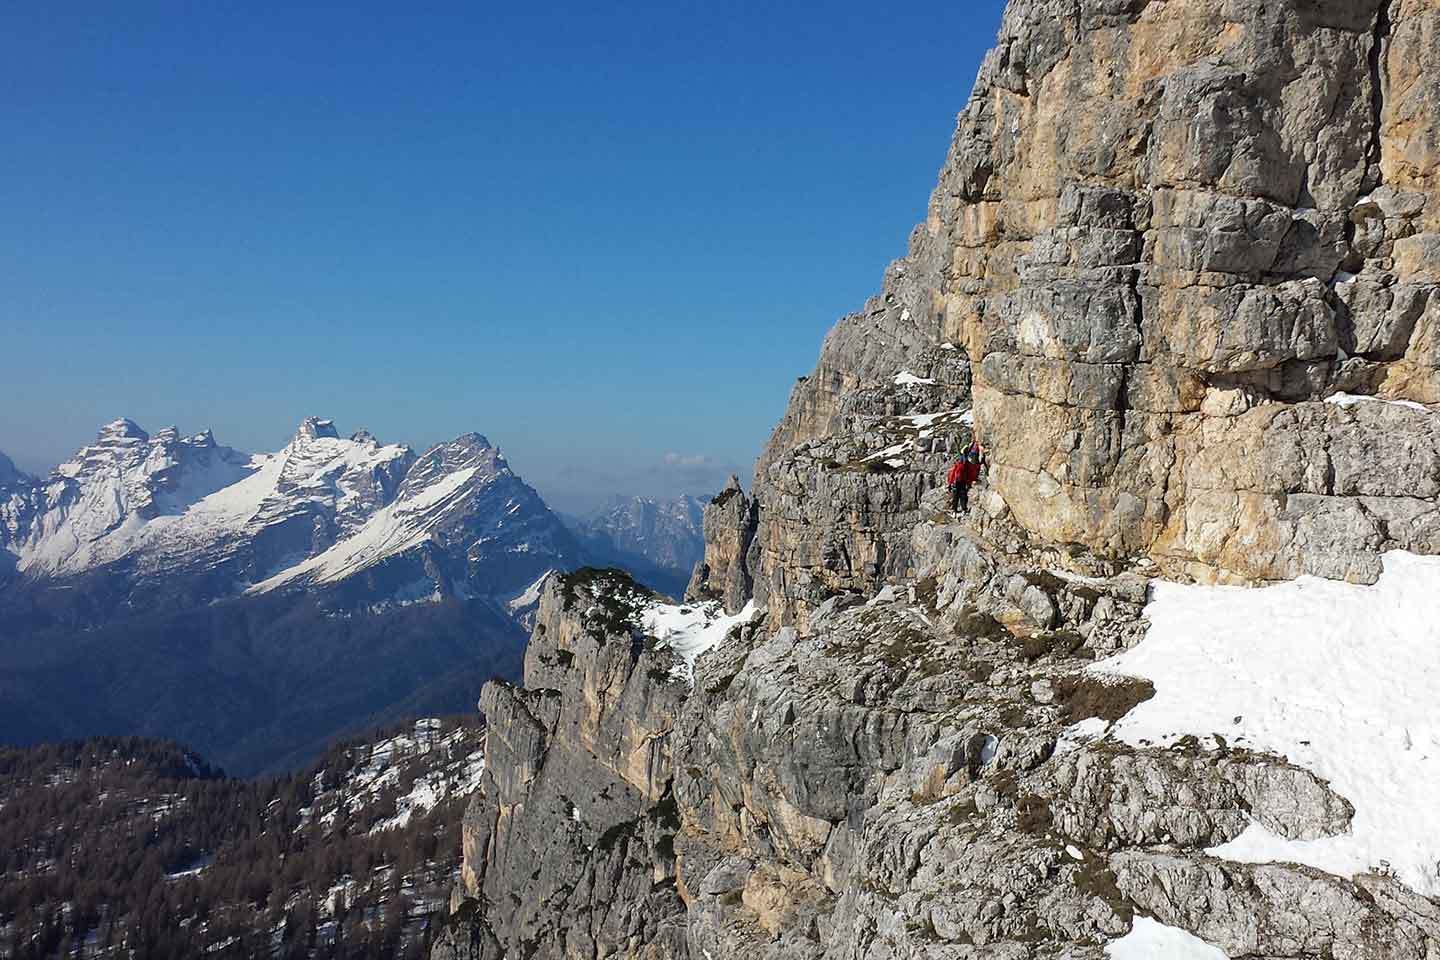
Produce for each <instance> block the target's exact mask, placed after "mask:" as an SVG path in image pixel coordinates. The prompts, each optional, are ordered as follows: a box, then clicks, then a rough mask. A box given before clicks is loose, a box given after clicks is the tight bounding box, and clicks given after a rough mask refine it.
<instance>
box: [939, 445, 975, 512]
mask: <svg viewBox="0 0 1440 960" xmlns="http://www.w3.org/2000/svg"><path fill="white" fill-rule="evenodd" d="M984 462H985V448H984V447H982V446H981V445H980V441H979V440H971V441H970V446H969V448H968V449H966V451H965V452H964V453H962V454H960V456H959V457H957V458H956V460H955V463H954V464H953V465H952V466H951V467H950V473H949V474H948V475H947V476H946V478H945V482H946V483H948V484H949V485H950V511H951V512H952V513H954V512H960V511H963V512H965V513H969V512H970V484H972V483H975V482H976V481H978V480H979V479H980V467H981V465H982V464H984Z"/></svg>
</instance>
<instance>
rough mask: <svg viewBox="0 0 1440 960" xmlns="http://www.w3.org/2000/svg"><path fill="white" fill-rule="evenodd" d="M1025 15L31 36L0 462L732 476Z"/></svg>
mask: <svg viewBox="0 0 1440 960" xmlns="http://www.w3.org/2000/svg"><path fill="white" fill-rule="evenodd" d="M1002 7H1003V3H1002V2H1001V0H977V2H964V3H948V4H918V3H907V2H901V3H892V4H884V5H876V4H873V3H867V4H858V3H849V2H841V3H835V4H829V5H808V6H802V5H785V4H768V3H767V4H759V3H739V4H734V3H732V4H720V3H690V2H685V0H679V2H668V3H663V4H661V3H655V4H651V3H628V4H578V3H563V4H562V3H556V4H550V3H534V4H503V5H502V4H492V3H478V4H476V3H468V4H461V3H454V4H449V3H441V4H388V3H387V4H378V3H367V2H359V3H347V4H334V5H328V6H325V5H313V4H226V5H222V4H190V3H173V4H154V3H145V2H140V0H137V2H131V3H126V4H124V5H123V6H116V5H114V4H109V3H90V4H87V3H75V4H63V5H61V4H40V3H32V4H12V5H8V6H7V7H6V9H5V10H4V11H3V12H0V124H3V127H0V130H3V140H0V145H3V148H0V209H3V210H4V214H3V216H0V450H3V451H5V452H6V453H8V454H10V455H11V456H12V457H13V458H14V459H15V460H16V462H17V463H18V464H20V466H21V467H22V468H26V469H30V470H32V471H38V470H43V469H46V468H48V467H49V466H51V465H53V464H54V463H55V462H57V461H59V460H61V459H63V458H64V457H65V456H66V455H67V454H68V453H69V452H71V451H72V450H73V449H74V448H76V447H77V446H79V445H80V444H82V443H84V442H86V441H88V440H89V439H90V438H92V437H93V435H94V433H95V430H96V429H97V428H98V426H99V425H100V424H101V423H104V422H106V421H108V420H111V419H114V418H115V417H116V416H120V415H125V416H129V417H131V418H133V419H135V420H136V421H138V422H139V423H141V425H143V426H145V427H146V428H147V429H150V430H156V429H158V428H160V427H162V426H165V425H168V424H175V425H177V426H179V427H180V428H181V429H182V430H185V431H193V430H199V429H201V428H203V427H207V426H208V427H211V428H212V429H214V431H215V433H216V436H217V438H218V439H219V440H220V441H221V442H222V443H227V444H229V445H231V446H235V447H239V448H242V449H252V450H253V449H277V448H278V447H280V446H281V445H283V444H284V442H285V441H286V440H287V439H288V437H289V436H290V434H291V433H292V432H293V431H294V427H295V425H296V424H297V423H298V422H299V421H300V419H301V418H302V417H303V416H305V415H308V414H315V415H320V416H328V417H332V418H334V419H335V420H336V422H337V425H338V426H339V427H340V429H341V430H342V431H349V430H355V429H359V428H361V427H365V428H367V429H369V430H371V431H372V432H374V433H375V434H376V435H377V436H379V437H381V438H382V439H385V440H401V441H404V442H408V443H410V444H412V445H413V446H415V447H417V448H423V447H424V446H426V445H428V444H430V443H433V442H436V441H438V440H442V439H447V438H449V437H452V436H455V435H457V434H460V433H463V432H466V431H469V430H478V431H480V432H482V433H485V434H486V435H487V436H489V437H490V439H491V440H492V441H494V442H496V443H498V444H499V445H500V446H501V447H502V448H503V449H504V450H505V452H506V454H507V456H508V457H509V458H510V460H511V462H512V464H513V465H514V466H515V467H516V469H517V470H518V471H519V472H520V473H521V474H522V475H523V476H525V477H526V478H527V479H528V480H530V481H531V482H532V483H533V484H534V485H535V486H537V487H538V488H539V489H540V490H541V491H542V493H545V494H546V495H547V496H548V497H549V498H550V499H551V500H552V501H553V502H555V503H556V505H558V506H561V507H562V508H570V509H578V508H582V507H584V506H586V505H588V502H589V501H592V500H593V499H595V498H597V497H601V496H606V495H608V494H610V493H612V492H617V491H621V490H626V491H634V492H645V493H662V492H675V491H678V490H681V489H695V490H697V491H700V490H706V489H709V488H712V487H713V486H714V485H716V484H718V483H719V482H721V481H722V480H723V476H724V475H725V474H726V473H728V472H729V471H731V470H736V471H739V472H741V474H742V476H743V475H745V474H747V473H748V472H749V470H750V467H751V464H752V462H753V459H754V457H755V455H756V454H757V453H758V451H759V448H760V446H761V444H762V443H763V441H764V439H765V437H766V435H767V434H768V432H769V430H770V427H771V426H772V425H773V424H774V422H775V421H776V420H777V419H778V417H779V416H780V413H781V412H782V410H783V408H784V404H785V399H786V397H787V395H788V392H789V389H790V386H791V385H792V384H793V383H794V380H795V378H796V377H797V376H801V375H804V374H806V373H808V372H809V371H810V369H811V368H812V366H813V364H814V362H815V358H816V356H817V354H818V351H819V346H820V341H821V339H822V337H823V336H824V333H825V331H826V330H827V329H828V328H829V327H830V325H831V324H832V323H833V322H834V321H835V319H836V318H837V317H839V316H840V315H842V314H844V313H845V312H848V311H850V310H853V309H855V308H857V307H858V306H860V304H861V303H862V302H863V301H864V299H865V297H866V296H868V295H869V294H871V293H873V292H874V291H875V290H876V289H877V288H878V285H879V281H880V276H881V272H882V270H883V268H884V266H885V264H886V263H887V262H888V261H889V260H891V259H893V258H894V257H896V256H898V255H900V254H901V253H902V252H903V251H904V247H905V241H906V237H907V235H908V233H909V231H910V228H911V227H912V226H913V224H914V223H916V222H917V221H918V220H919V219H920V218H921V216H922V215H923V211H924V206H925V202H926V200H927V198H928V196H929V192H930V190H931V188H932V187H933V185H934V182H935V176H936V173H937V171H938V169H939V166H940V164H941V162H942V161H943V159H944V154H945V150H946V146H947V144H948V142H949V137H950V134H951V131H952V129H953V126H954V117H955V114H956V113H957V112H958V111H959V110H960V108H961V107H962V106H963V105H964V102H965V100H966V98H967V96H968V95H969V92H970V88H971V85H972V83H973V81H974V77H975V72H976V69H977V68H978V66H979V63H980V59H981V57H982V56H983V53H984V51H985V49H986V48H987V47H988V46H989V45H990V43H991V42H992V40H993V38H994V34H995V29H996V27H997V25H998V23H999V18H1000V12H1001V9H1002Z"/></svg>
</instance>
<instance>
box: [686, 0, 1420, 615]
mask: <svg viewBox="0 0 1440 960" xmlns="http://www.w3.org/2000/svg"><path fill="white" fill-rule="evenodd" d="M1437 24H1440V13H1437V12H1436V11H1435V10H1434V8H1433V6H1432V5H1428V4H1425V3H1409V2H1403V3H1402V2H1381V0H1368V2H1358V0H1357V2H1350V3H1334V4H1319V5H1317V4H1309V3H1296V2H1287V3H1279V4H1262V5H1255V4H1242V3H1228V2H1200V0H1195V2H1179V3H1176V2H1169V3H1154V2H1143V0H1136V2H1125V3H1099V2H1094V3H1091V2H1086V3H1080V4H1074V3H1070V2H1065V3H1059V2H1043V0H1035V2H1025V3H1019V2H1016V3H1012V4H1011V5H1010V8H1009V9H1008V10H1007V12H1006V15H1005V20H1004V23H1003V25H1002V27H1001V31H1000V38H999V44H998V46H997V48H996V49H995V50H994V51H993V52H992V53H991V54H990V56H989V57H988V58H987V59H986V62H985V65H984V67H983V69H982V70H981V74H980V77H979V80H978V81H977V84H976V87H975V91H974V94H973V95H972V97H971V100H970V102H969V104H968V105H967V106H966V108H965V110H964V112H963V113H962V114H961V116H960V120H959V125H958V129H957V132H956V136H955V140H954V143H953V145H952V147H951V150H950V153H949V156H948V157H947V158H946V163H945V166H944V167H943V169H942V170H941V174H940V182H939V185H938V187H937V188H936V191H935V193H934V195H933V197H932V199H931V204H930V209H929V214H928V217H927V219H926V221H925V223H924V224H922V225H921V226H919V227H917V228H916V231H915V233H914V234H913V235H912V237H911V244H910V252H909V254H908V255H907V256H906V258H905V259H903V260H901V261H899V262H897V263H896V264H894V265H892V266H891V268H890V269H889V270H888V271H887V272H886V275H885V283H884V288H883V292H882V293H881V294H880V295H879V296H877V297H876V298H874V299H872V300H871V301H870V302H869V303H867V304H866V307H865V309H864V310H863V311H862V312H860V313H857V314H855V315H852V316H850V317H847V318H845V319H844V320H842V321H841V322H840V324H839V325H838V326H837V327H836V328H835V330H833V331H832V332H831V334H830V336H829V337H827V338H826V341H825V345H824V348H823V349H822V352H821V357H820V362H819V365H818V366H817V368H816V371H815V373H814V374H813V375H811V376H810V377H807V378H805V379H804V380H802V381H801V382H800V383H799V384H798V385H797V386H796V388H795V391H794V393H793V395H792V397H791V403H790V406H789V409H788V410H787V412H786V415H785V418H784V420H783V421H782V422H781V424H780V425H779V426H778V427H777V429H776V431H775V434H774V436H773V437H772V438H771V441H770V444H769V446H768V447H767V448H766V451H765V453H764V455H763V456H762V458H761V461H760V464H759V466H758V468H757V473H756V482H755V496H756V498H757V500H758V501H759V503H760V509H759V510H758V517H757V526H758V530H759V533H758V535H757V536H758V540H759V542H760V543H761V544H762V553H761V556H760V557H759V559H758V568H759V570H758V571H757V576H756V579H757V580H760V581H764V582H767V583H769V584H770V585H772V586H774V587H775V588H777V589H776V592H775V596H774V597H772V598H771V599H772V602H774V603H778V605H779V606H780V608H781V609H782V612H783V614H784V619H786V620H789V619H791V618H792V617H791V610H790V608H791V607H792V606H794V607H795V608H796V609H795V614H796V615H795V616H794V619H796V620H797V621H798V620H803V614H802V613H801V611H803V609H804V608H805V607H807V606H810V605H813V601H812V600H810V599H808V598H807V594H809V593H813V588H812V583H813V580H814V579H815V578H810V577H806V576H802V575H799V574H800V571H801V569H802V568H806V569H809V570H812V571H814V570H816V569H817V568H820V567H822V566H823V564H822V563H819V562H817V561H816V560H812V559H810V556H811V555H814V554H817V553H819V554H822V555H823V552H824V551H823V547H822V548H821V549H820V550H819V551H817V550H816V549H815V548H814V545H815V544H816V543H817V541H818V542H819V543H820V544H823V543H824V542H825V541H826V540H827V539H828V540H838V541H841V542H845V543H846V546H847V548H851V547H854V548H855V549H854V551H853V552H855V553H859V554H861V555H863V556H868V557H870V558H871V562H873V559H874V557H875V554H876V552H877V551H876V550H875V549H874V548H873V546H867V545H866V544H865V543H864V542H863V540H864V539H865V537H863V536H862V537H861V538H860V539H861V541H862V542H860V543H854V542H853V541H852V537H853V536H854V531H856V530H859V529H864V530H865V531H866V532H867V533H870V532H871V531H872V530H873V528H868V527H859V526H857V525H856V524H855V523H854V521H853V518H852V517H851V516H850V514H852V513H853V512H854V509H853V508H854V505H855V504H857V503H858V502H859V499H858V496H856V497H855V498H851V499H847V498H845V497H844V496H843V495H842V496H840V497H838V498H837V497H833V496H832V500H834V501H835V502H836V503H837V505H838V504H844V505H845V507H844V508H841V509H838V510H834V511H832V515H831V516H829V517H819V516H816V515H814V514H813V513H812V514H811V515H809V516H807V517H806V518H805V521H806V527H805V532H804V533H801V532H799V531H798V530H797V529H796V524H795V512H796V511H795V504H794V502H793V500H794V494H793V483H791V482H789V481H791V480H792V478H793V476H794V473H795V470H796V469H797V467H798V468H802V469H803V466H804V465H805V464H806V452H807V449H808V445H809V444H811V443H814V442H824V441H828V440H831V439H833V438H834V437H836V436H837V435H840V436H844V437H847V438H853V437H854V436H855V431H854V430H853V429H852V425H851V424H847V423H846V413H847V405H849V404H853V403H854V402H855V400H856V398H857V397H859V396H861V395H863V394H865V393H866V392H867V391H870V390H874V389H875V388H877V387H880V386H884V385H885V384H887V383H890V382H892V380H893V378H894V377H895V376H896V375H897V374H899V373H901V372H902V371H906V370H910V371H911V372H919V371H917V370H915V364H916V363H917V362H918V358H920V357H922V356H924V355H925V353H926V351H933V350H934V349H935V348H937V347H938V346H939V345H942V344H953V345H956V346H957V347H958V348H959V350H958V351H957V352H956V356H957V357H960V358H963V359H964V360H966V361H968V366H969V369H968V371H967V377H969V376H973V392H974V406H975V422H976V424H977V429H978V431H979V432H980V433H981V434H982V436H983V438H984V439H985V440H986V442H987V443H988V446H989V452H990V459H991V469H990V471H989V480H990V484H991V487H992V489H993V490H994V491H995V492H996V493H997V494H998V495H999V496H1000V497H1001V498H1002V499H1003V501H1004V506H1005V509H1006V511H1007V512H1008V514H1009V515H1010V517H1012V518H1013V520H1014V521H1015V522H1016V523H1017V524H1018V525H1019V526H1020V527H1022V528H1023V529H1024V530H1025V531H1027V532H1028V533H1029V534H1030V535H1032V536H1033V537H1035V538H1037V539H1039V540H1044V541H1049V542H1052V543H1059V544H1068V543H1074V544H1080V545H1082V546H1083V547H1084V548H1086V549H1087V550H1089V551H1091V552H1093V553H1095V554H1097V555H1099V556H1101V557H1103V558H1108V559H1122V558H1130V557H1139V556H1148V557H1151V558H1153V559H1154V560H1155V561H1156V562H1157V563H1159V564H1160V567H1161V569H1162V570H1163V571H1164V572H1166V573H1167V574H1168V575H1172V576H1178V577H1186V578H1198V579H1202V580H1222V581H1234V580H1238V581H1260V580H1272V579H1282V578H1289V577H1293V576H1296V575H1297V574H1300V573H1316V574H1321V575H1324V576H1332V577H1335V576H1338V577H1344V578H1348V579H1352V580H1360V581H1369V580H1373V579H1374V577H1375V576H1376V574H1377V572H1378V566H1377V563H1376V556H1377V554H1378V553H1379V552H1381V551H1383V550H1385V549H1391V548H1397V547H1398V548H1405V549H1411V550H1417V551H1422V552H1425V551H1430V550H1433V549H1434V528H1435V524H1436V522H1437V519H1440V514H1437V513H1436V507H1435V491H1434V490H1433V489H1431V483H1430V482H1428V481H1427V482H1422V483H1418V484H1417V483H1416V482H1415V479H1416V473H1417V472H1422V473H1423V472H1425V471H1426V470H1427V469H1428V465H1429V464H1431V463H1433V461H1434V458H1435V456H1436V453H1437V448H1436V443H1435V438H1434V434H1433V429H1434V428H1433V426H1431V424H1430V421H1429V420H1428V419H1426V415H1425V414H1424V413H1423V412H1420V411H1415V410H1411V409H1406V408H1395V407H1385V406H1378V405H1377V404H1376V403H1375V402H1374V401H1369V402H1364V401H1362V402H1358V403H1356V404H1355V405H1353V406H1350V407H1347V408H1344V409H1333V408H1332V407H1331V406H1329V405H1324V406H1322V405H1321V403H1320V401H1322V400H1324V399H1326V398H1327V397H1332V396H1333V395H1335V394H1337V393H1340V392H1346V393H1350V394H1360V395H1365V396H1373V397H1378V398H1384V399H1390V400H1410V401H1415V402H1418V403H1421V404H1425V403H1433V402H1436V401H1440V392H1437V390H1440V386H1437V384H1440V374H1437V365H1436V361H1435V360H1434V356H1435V355H1436V350H1437V346H1436V344H1437V341H1436V339H1435V338H1436V336H1437V333H1436V331H1437V329H1440V326H1437V324H1440V288H1437V280H1440V233H1437V224H1440V192H1437V191H1440V182H1437V173H1436V169H1437V160H1436V157H1437V156H1440V153H1437V150H1436V139H1437V133H1436V129H1437V127H1436V124H1435V122H1434V120H1433V117H1434V114H1435V109H1436V107H1437V105H1440V85H1437V81H1436V80H1435V79H1434V78H1435V76H1436V75H1437V74H1436V71H1435V69H1434V67H1435V66H1436V64H1435V62H1434V60H1435V51H1436V49H1437V48H1436V45H1435V44H1434V43H1433V42H1432V41H1433V40H1434V37H1435V35H1436V31H1437V29H1440V27H1437ZM1079 105H1083V106H1079ZM912 409H916V410H920V409H923V408H918V407H917V408H912ZM896 412H898V413H902V414H903V413H906V412H910V411H909V410H907V409H905V408H901V409H898V410H897V411H896ZM912 466H913V468H914V469H915V470H916V471H917V472H924V473H926V474H927V476H926V478H925V479H918V480H916V481H914V483H916V484H917V485H920V486H923V485H924V484H926V483H932V482H933V479H932V476H933V475H932V474H930V470H931V468H932V466H933V465H932V464H931V463H929V462H926V461H924V460H923V459H919V460H916V461H915V462H914V463H913V464H912ZM1430 474H1433V470H1431V471H1430V473H1429V474H1427V476H1428V475H1430ZM1362 475H1363V477H1364V480H1363V482H1361V481H1360V480H1359V479H1358V478H1359V477H1360V476H1362ZM802 482H803V483H804V485H805V486H807V487H813V486H814V485H815V483H814V482H813V481H812V478H808V477H807V478H805V480H804V481H802ZM821 482H823V481H821ZM906 519H907V520H908V519H909V518H906ZM816 521H819V523H820V525H821V526H822V527H824V528H825V529H823V530H816V529H814V525H815V522H816ZM1337 531H1343V532H1344V533H1345V539H1346V540H1347V543H1346V545H1345V546H1343V547H1340V548H1338V549H1337V548H1336V547H1335V546H1334V544H1335V543H1336V537H1334V536H1333V535H1332V534H1333V533H1334V532H1337ZM1352 533H1353V534H1354V535H1353V536H1351V534H1352ZM806 541H808V543H806ZM767 547H768V548H769V549H763V548H767ZM712 566H713V564H712ZM903 566H904V563H903V558H896V560H895V562H893V563H890V564H889V568H890V572H894V571H895V570H897V569H899V568H900V567H903ZM818 579H819V580H821V581H822V582H823V581H825V580H826V579H827V578H826V577H824V576H819V577H818Z"/></svg>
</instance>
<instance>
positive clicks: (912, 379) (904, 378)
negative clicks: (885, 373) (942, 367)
mask: <svg viewBox="0 0 1440 960" xmlns="http://www.w3.org/2000/svg"><path fill="white" fill-rule="evenodd" d="M934 382H935V380H934V379H933V378H928V379H927V378H926V377H917V376H916V375H915V374H913V373H911V372H910V371H909V370H901V371H900V372H899V373H897V374H895V386H897V387H907V386H911V385H915V386H930V385H931V384H933V383H934Z"/></svg>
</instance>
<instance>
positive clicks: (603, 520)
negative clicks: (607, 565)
mask: <svg viewBox="0 0 1440 960" xmlns="http://www.w3.org/2000/svg"><path fill="white" fill-rule="evenodd" d="M705 503H706V500H705V499H702V498H700V497H695V496H688V495H686V496H679V497H671V498H665V499H657V498H654V497H618V496H617V497H615V498H614V499H613V500H611V501H610V503H609V504H607V505H606V506H604V507H602V508H601V509H599V510H597V511H595V512H594V513H591V514H589V515H588V516H584V517H566V518H565V521H566V523H568V524H569V525H570V529H571V530H572V531H574V533H575V534H576V536H578V537H579V538H580V540H581V543H582V544H584V545H585V548H586V549H587V550H589V551H590V552H592V553H598V554H607V553H608V554H609V555H611V556H612V557H614V565H615V566H620V567H624V568H625V569H627V570H629V571H631V573H632V574H635V575H636V576H637V577H638V578H639V579H641V580H644V581H645V582H646V583H647V584H648V585H649V586H651V587H654V588H655V589H656V590H659V591H660V592H661V593H666V594H669V595H670V596H673V597H679V596H680V595H681V594H682V593H684V591H685V584H686V583H687V582H688V581H689V579H690V573H691V571H692V570H694V569H695V564H696V563H698V562H700V559H701V558H702V557H703V556H704V555H705V534H704V528H703V523H702V521H703V519H704V513H705ZM646 574H648V576H647V575H646Z"/></svg>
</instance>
